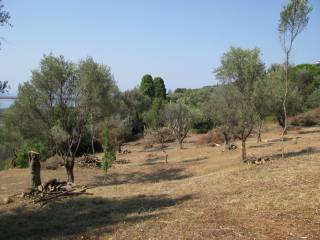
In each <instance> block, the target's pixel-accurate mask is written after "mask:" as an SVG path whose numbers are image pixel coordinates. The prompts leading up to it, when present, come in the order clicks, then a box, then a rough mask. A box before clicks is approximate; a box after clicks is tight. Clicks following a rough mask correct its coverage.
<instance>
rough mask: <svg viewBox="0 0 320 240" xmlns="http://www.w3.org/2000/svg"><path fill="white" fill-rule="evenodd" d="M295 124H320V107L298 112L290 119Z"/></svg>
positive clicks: (303, 125)
mask: <svg viewBox="0 0 320 240" xmlns="http://www.w3.org/2000/svg"><path fill="white" fill-rule="evenodd" d="M290 124H291V125H293V126H301V127H311V126H315V125H319V124H320V108H316V109H313V110H311V111H309V112H306V113H302V114H298V115H297V116H294V117H292V118H291V119H290Z"/></svg>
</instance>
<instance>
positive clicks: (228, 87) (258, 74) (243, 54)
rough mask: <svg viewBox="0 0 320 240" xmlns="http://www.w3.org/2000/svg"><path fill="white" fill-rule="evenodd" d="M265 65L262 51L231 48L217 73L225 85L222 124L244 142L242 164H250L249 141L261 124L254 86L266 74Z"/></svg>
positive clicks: (224, 56) (221, 106)
mask: <svg viewBox="0 0 320 240" xmlns="http://www.w3.org/2000/svg"><path fill="white" fill-rule="evenodd" d="M264 72H265V68H264V64H263V62H262V61H261V59H260V50H259V49H257V48H255V49H241V48H235V47H231V48H230V50H229V51H228V52H226V53H225V54H224V55H223V57H222V59H221V65H220V67H218V68H217V69H216V71H215V74H216V77H217V78H218V79H219V80H220V81H221V83H222V84H224V85H225V87H224V88H223V91H222V92H221V93H222V94H221V99H222V101H221V102H222V104H220V106H217V107H218V111H217V112H222V114H221V115H222V117H225V119H220V121H221V122H223V121H225V125H226V130H227V131H230V132H231V133H233V134H236V135H237V136H238V137H239V138H240V139H241V143H242V155H241V157H242V161H246V156H247V154H246V141H247V138H248V137H249V136H250V134H251V133H252V130H253V128H254V127H255V125H256V123H257V112H256V109H255V107H254V98H253V92H254V85H255V82H256V81H258V80H259V79H261V78H262V77H263V75H264Z"/></svg>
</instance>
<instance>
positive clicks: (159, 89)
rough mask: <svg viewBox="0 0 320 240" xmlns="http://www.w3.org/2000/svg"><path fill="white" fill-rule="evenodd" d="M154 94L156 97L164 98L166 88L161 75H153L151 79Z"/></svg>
mask: <svg viewBox="0 0 320 240" xmlns="http://www.w3.org/2000/svg"><path fill="white" fill-rule="evenodd" d="M153 85H154V96H155V97H156V98H161V99H166V95H167V89H166V86H165V84H164V81H163V79H162V78H161V77H155V78H154V80H153Z"/></svg>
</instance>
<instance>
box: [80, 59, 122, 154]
mask: <svg viewBox="0 0 320 240" xmlns="http://www.w3.org/2000/svg"><path fill="white" fill-rule="evenodd" d="M78 78H79V91H81V96H80V98H79V101H81V105H85V106H86V109H87V111H88V112H87V113H88V115H89V119H88V130H89V132H90V135H91V148H92V153H93V154H94V153H95V148H94V142H95V141H96V140H97V135H98V134H99V129H97V125H98V124H99V123H101V122H103V120H104V118H105V117H107V116H110V115H111V113H113V112H114V111H115V109H116V105H117V98H118V97H119V90H118V88H117V86H116V84H115V81H114V79H113V76H112V73H111V70H110V67H108V66H106V65H103V64H99V63H96V62H95V61H94V60H93V59H92V58H91V57H88V58H86V59H85V60H81V61H80V63H79V66H78Z"/></svg>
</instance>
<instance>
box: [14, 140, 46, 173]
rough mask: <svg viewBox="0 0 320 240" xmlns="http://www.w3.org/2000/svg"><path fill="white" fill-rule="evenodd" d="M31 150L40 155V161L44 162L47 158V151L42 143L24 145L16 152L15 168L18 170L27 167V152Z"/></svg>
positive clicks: (35, 142)
mask: <svg viewBox="0 0 320 240" xmlns="http://www.w3.org/2000/svg"><path fill="white" fill-rule="evenodd" d="M31 150H32V151H36V152H38V153H40V160H41V161H45V160H46V159H47V157H48V149H47V147H46V146H45V145H44V144H43V143H40V142H37V141H33V142H30V143H26V144H24V145H23V146H22V147H21V148H20V149H19V150H18V151H17V158H16V166H17V167H18V168H27V167H28V166H29V159H28V152H29V151H31Z"/></svg>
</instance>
